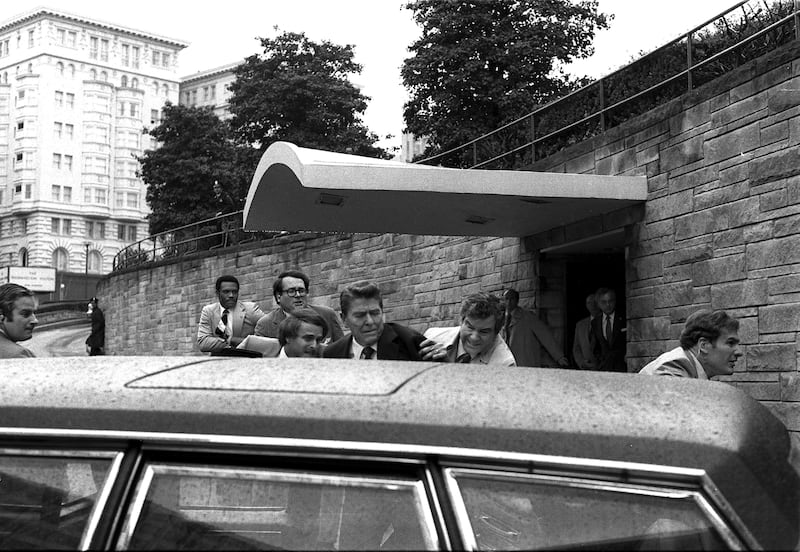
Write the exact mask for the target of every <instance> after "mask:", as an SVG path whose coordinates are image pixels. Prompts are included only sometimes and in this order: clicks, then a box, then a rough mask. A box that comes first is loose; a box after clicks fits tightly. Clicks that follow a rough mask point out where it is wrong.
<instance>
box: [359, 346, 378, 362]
mask: <svg viewBox="0 0 800 552" xmlns="http://www.w3.org/2000/svg"><path fill="white" fill-rule="evenodd" d="M373 356H375V349H373V348H372V347H364V350H363V351H361V360H369V359H371V358H372V357H373Z"/></svg>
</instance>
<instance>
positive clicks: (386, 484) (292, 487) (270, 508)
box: [120, 464, 438, 550]
mask: <svg viewBox="0 0 800 552" xmlns="http://www.w3.org/2000/svg"><path fill="white" fill-rule="evenodd" d="M133 504H134V506H133V508H132V511H131V513H130V517H129V520H128V521H127V522H126V527H125V528H124V529H123V534H122V538H121V541H120V547H123V548H125V547H129V548H133V549H143V548H147V549H151V548H158V549H181V550H212V549H217V550H222V549H225V550H231V549H238V550H263V549H264V548H289V549H340V550H376V549H378V548H384V549H412V550H420V549H425V548H435V547H437V546H438V545H437V542H438V541H437V538H436V532H435V528H434V525H433V517H432V514H431V510H430V507H429V505H428V503H427V498H426V494H425V490H424V486H423V483H422V482H421V481H420V480H415V479H406V478H399V477H385V478H384V477H375V476H370V477H366V476H365V477H359V476H354V475H352V474H335V473H319V472H313V471H285V470H270V469H242V468H233V467H220V466H175V465H166V464H162V465H150V466H148V467H147V469H146V470H145V475H144V477H143V478H142V481H141V484H140V485H139V488H138V489H137V493H136V497H135V499H134V501H133Z"/></svg>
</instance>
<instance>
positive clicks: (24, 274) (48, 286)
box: [0, 266, 56, 293]
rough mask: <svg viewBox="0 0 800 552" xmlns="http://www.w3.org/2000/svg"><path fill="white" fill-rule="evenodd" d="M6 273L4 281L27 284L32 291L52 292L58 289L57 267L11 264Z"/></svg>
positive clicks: (3, 276) (2, 274) (3, 274)
mask: <svg viewBox="0 0 800 552" xmlns="http://www.w3.org/2000/svg"><path fill="white" fill-rule="evenodd" d="M3 272H4V273H0V274H1V277H2V278H3V282H2V283H4V284H5V283H12V284H19V285H21V286H25V287H26V288H28V289H29V290H31V291H39V292H45V293H52V292H54V291H55V290H56V269H55V268H45V267H37V268H31V267H27V266H9V267H8V268H7V269H6V270H5V271H3Z"/></svg>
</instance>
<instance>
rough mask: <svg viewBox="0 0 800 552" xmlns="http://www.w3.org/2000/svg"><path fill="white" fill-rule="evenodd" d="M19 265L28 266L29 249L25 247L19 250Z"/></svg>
mask: <svg viewBox="0 0 800 552" xmlns="http://www.w3.org/2000/svg"><path fill="white" fill-rule="evenodd" d="M19 266H28V250H27V249H25V248H24V247H23V248H22V249H20V250H19Z"/></svg>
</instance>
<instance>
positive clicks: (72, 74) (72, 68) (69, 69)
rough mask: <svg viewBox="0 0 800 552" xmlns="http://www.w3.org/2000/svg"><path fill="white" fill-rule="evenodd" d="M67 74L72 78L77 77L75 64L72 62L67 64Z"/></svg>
mask: <svg viewBox="0 0 800 552" xmlns="http://www.w3.org/2000/svg"><path fill="white" fill-rule="evenodd" d="M67 76H68V77H69V78H71V79H72V78H75V66H74V65H72V64H71V63H70V64H69V65H67Z"/></svg>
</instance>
